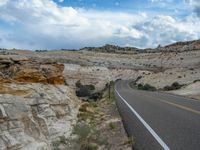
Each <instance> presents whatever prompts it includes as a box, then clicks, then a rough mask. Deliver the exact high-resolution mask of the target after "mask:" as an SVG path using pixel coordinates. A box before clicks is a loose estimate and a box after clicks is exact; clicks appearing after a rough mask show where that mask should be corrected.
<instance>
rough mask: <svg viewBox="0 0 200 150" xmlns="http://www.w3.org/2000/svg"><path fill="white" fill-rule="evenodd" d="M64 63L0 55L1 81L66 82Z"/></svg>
mask: <svg viewBox="0 0 200 150" xmlns="http://www.w3.org/2000/svg"><path fill="white" fill-rule="evenodd" d="M63 70H64V65H63V64H58V63H53V62H42V61H33V60H31V59H28V58H25V57H21V58H20V57H14V56H7V57H6V56H4V57H2V56H1V57H0V82H1V83H3V82H14V81H15V82H24V83H49V84H64V77H63V76H62V73H63Z"/></svg>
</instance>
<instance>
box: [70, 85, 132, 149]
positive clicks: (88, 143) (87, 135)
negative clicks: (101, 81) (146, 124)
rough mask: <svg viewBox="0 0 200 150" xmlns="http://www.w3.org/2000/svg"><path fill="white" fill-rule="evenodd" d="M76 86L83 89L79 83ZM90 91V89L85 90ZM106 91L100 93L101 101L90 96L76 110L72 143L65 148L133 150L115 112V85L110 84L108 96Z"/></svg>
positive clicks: (107, 90) (106, 89)
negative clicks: (77, 111)
mask: <svg viewBox="0 0 200 150" xmlns="http://www.w3.org/2000/svg"><path fill="white" fill-rule="evenodd" d="M77 86H78V88H81V87H82V86H83V85H82V84H80V83H79V82H78V83H77ZM89 87H92V86H87V88H89ZM108 87H109V86H106V88H105V90H103V91H102V92H100V95H101V96H100V97H99V96H97V97H98V98H97V97H95V96H94V94H96V93H91V95H88V99H87V100H85V101H83V104H82V106H81V108H80V109H79V115H78V123H77V124H76V125H75V127H74V131H73V133H72V139H71V140H69V141H68V144H67V146H68V147H67V148H68V149H76V150H97V149H102V150H103V149H109V150H121V149H123V150H131V149H132V145H131V144H132V143H133V142H132V141H131V140H129V139H128V137H127V135H126V133H125V131H124V128H123V124H122V122H121V117H120V116H119V114H118V111H117V108H116V104H115V96H114V83H111V86H110V94H109V89H108ZM90 89H91V88H89V90H90ZM92 89H93V88H92ZM79 90H80V89H79ZM92 95H93V97H91V96H92Z"/></svg>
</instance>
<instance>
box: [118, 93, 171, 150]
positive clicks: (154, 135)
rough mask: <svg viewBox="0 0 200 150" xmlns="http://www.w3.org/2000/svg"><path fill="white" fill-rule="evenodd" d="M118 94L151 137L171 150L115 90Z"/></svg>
mask: <svg viewBox="0 0 200 150" xmlns="http://www.w3.org/2000/svg"><path fill="white" fill-rule="evenodd" d="M115 91H116V93H117V94H118V95H119V97H120V98H121V99H122V100H123V102H124V103H125V104H126V105H127V106H128V107H129V108H130V110H131V111H132V112H133V113H134V114H135V115H136V117H137V118H138V119H139V120H140V121H141V122H142V124H143V125H144V126H145V127H146V129H147V130H148V131H149V132H150V133H151V135H152V136H153V137H154V138H155V139H156V141H157V142H158V143H159V144H160V145H161V146H162V147H163V148H164V150H170V148H169V147H168V146H167V145H166V144H165V142H164V141H163V140H162V139H161V138H160V137H159V136H158V135H157V134H156V132H155V131H154V130H153V129H152V128H151V127H150V126H149V125H148V124H147V123H146V121H144V119H143V118H142V117H141V116H140V115H139V114H138V113H137V112H136V111H135V110H134V109H133V108H132V107H131V105H130V104H129V103H127V101H126V100H125V99H124V98H123V97H122V96H121V95H120V94H119V92H118V91H117V90H116V89H115Z"/></svg>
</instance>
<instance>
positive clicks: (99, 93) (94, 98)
mask: <svg viewBox="0 0 200 150" xmlns="http://www.w3.org/2000/svg"><path fill="white" fill-rule="evenodd" d="M102 96H103V92H97V93H93V94H91V96H90V97H89V100H93V101H97V100H98V99H101V98H102Z"/></svg>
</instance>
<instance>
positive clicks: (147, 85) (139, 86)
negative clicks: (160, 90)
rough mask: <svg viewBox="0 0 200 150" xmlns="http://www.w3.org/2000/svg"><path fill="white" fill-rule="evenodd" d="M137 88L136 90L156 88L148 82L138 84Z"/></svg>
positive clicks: (154, 89) (152, 89)
mask: <svg viewBox="0 0 200 150" xmlns="http://www.w3.org/2000/svg"><path fill="white" fill-rule="evenodd" d="M137 88H138V90H145V91H156V88H155V87H154V86H151V85H150V84H145V85H143V84H138V86H137Z"/></svg>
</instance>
